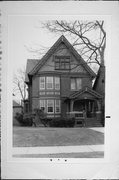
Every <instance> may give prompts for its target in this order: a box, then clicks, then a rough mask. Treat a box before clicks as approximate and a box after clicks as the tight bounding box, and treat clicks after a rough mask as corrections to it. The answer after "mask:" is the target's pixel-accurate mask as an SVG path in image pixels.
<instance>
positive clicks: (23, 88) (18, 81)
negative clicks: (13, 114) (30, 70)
mask: <svg viewBox="0 0 119 180" xmlns="http://www.w3.org/2000/svg"><path fill="white" fill-rule="evenodd" d="M13 94H14V95H15V96H20V97H21V100H22V101H24V100H25V99H26V98H27V85H26V83H25V68H23V69H18V71H17V73H16V74H15V75H14V79H13Z"/></svg>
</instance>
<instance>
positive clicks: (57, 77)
mask: <svg viewBox="0 0 119 180" xmlns="http://www.w3.org/2000/svg"><path fill="white" fill-rule="evenodd" d="M56 79H58V80H59V88H57V87H56V84H58V83H56ZM54 85H55V89H56V90H60V77H56V76H55V77H54Z"/></svg>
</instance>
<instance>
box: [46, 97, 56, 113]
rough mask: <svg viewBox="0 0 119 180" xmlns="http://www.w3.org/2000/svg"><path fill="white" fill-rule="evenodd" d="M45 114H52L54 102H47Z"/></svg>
mask: <svg viewBox="0 0 119 180" xmlns="http://www.w3.org/2000/svg"><path fill="white" fill-rule="evenodd" d="M47 113H54V100H51V99H49V100H47Z"/></svg>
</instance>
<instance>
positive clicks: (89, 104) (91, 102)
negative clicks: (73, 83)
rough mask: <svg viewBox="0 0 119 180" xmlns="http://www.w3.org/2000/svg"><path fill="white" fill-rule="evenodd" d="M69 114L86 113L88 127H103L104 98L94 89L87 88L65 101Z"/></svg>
mask: <svg viewBox="0 0 119 180" xmlns="http://www.w3.org/2000/svg"><path fill="white" fill-rule="evenodd" d="M65 103H66V106H67V112H72V111H82V112H85V125H86V127H97V126H102V119H103V118H104V117H103V114H102V97H101V95H100V94H98V93H97V92H95V91H94V90H92V89H89V88H85V89H82V90H80V91H79V92H74V93H73V94H72V95H71V96H70V97H69V98H67V99H66V100H65Z"/></svg>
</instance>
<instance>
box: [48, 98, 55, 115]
mask: <svg viewBox="0 0 119 180" xmlns="http://www.w3.org/2000/svg"><path fill="white" fill-rule="evenodd" d="M48 101H52V102H53V106H52V107H53V112H48V107H50V106H48ZM47 113H48V114H54V100H53V99H47Z"/></svg>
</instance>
